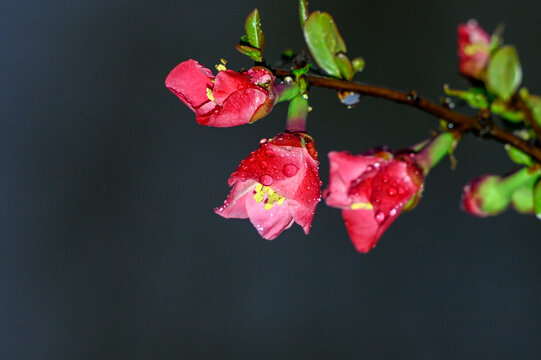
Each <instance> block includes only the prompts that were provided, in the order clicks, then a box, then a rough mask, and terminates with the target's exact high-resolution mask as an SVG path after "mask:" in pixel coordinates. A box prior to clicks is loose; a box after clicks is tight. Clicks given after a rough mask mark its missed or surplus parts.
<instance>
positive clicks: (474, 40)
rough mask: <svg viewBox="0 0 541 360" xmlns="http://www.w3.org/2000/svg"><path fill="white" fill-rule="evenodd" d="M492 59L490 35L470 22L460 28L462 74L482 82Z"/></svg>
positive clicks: (459, 44) (459, 46)
mask: <svg viewBox="0 0 541 360" xmlns="http://www.w3.org/2000/svg"><path fill="white" fill-rule="evenodd" d="M489 59H490V35H489V34H487V33H486V32H485V30H483V28H481V27H480V26H479V24H477V21H475V20H470V21H468V22H467V23H466V24H460V25H459V26H458V67H459V70H460V73H461V74H462V75H464V76H468V77H471V78H474V79H478V80H482V77H483V76H482V75H483V71H484V70H485V68H486V66H487V64H488V61H489Z"/></svg>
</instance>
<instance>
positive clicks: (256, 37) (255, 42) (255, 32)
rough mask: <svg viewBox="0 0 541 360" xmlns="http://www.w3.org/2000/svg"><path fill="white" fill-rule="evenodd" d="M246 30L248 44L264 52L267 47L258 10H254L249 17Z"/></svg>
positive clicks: (245, 25) (245, 26)
mask: <svg viewBox="0 0 541 360" xmlns="http://www.w3.org/2000/svg"><path fill="white" fill-rule="evenodd" d="M244 28H245V29H246V37H247V38H248V43H250V45H252V46H253V47H255V48H257V49H259V50H263V48H264V47H265V34H263V30H261V19H260V18H259V11H258V10H257V9H254V11H252V12H251V13H250V15H248V17H247V18H246V22H245V24H244Z"/></svg>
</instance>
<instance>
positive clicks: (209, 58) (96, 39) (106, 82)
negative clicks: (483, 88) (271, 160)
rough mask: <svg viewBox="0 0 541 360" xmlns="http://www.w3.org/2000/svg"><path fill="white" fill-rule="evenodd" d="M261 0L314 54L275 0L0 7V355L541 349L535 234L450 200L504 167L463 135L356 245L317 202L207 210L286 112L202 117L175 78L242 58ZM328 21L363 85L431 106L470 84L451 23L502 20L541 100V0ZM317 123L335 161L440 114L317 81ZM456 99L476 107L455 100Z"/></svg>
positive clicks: (280, 27) (274, 22) (277, 32)
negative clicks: (421, 186)
mask: <svg viewBox="0 0 541 360" xmlns="http://www.w3.org/2000/svg"><path fill="white" fill-rule="evenodd" d="M256 6H257V7H258V8H259V9H260V11H261V15H262V20H263V28H264V30H265V32H266V35H267V43H268V45H267V49H266V54H267V58H268V60H269V61H270V62H272V61H274V60H277V58H278V54H279V52H280V51H281V50H283V49H285V48H288V47H290V48H293V49H296V50H299V49H302V47H303V42H302V37H301V33H300V31H299V25H298V18H297V7H296V6H297V5H296V2H295V1H293V0H287V1H286V0H276V1H272V2H271V1H264V0H260V1H247V0H235V1H222V2H205V1H201V0H175V1H143V0H131V1H105V0H97V1H88V2H86V1H67V0H54V1H53V0H43V1H24V0H20V1H4V2H3V3H1V4H0V28H1V31H0V39H1V47H2V56H1V60H0V61H1V62H2V64H3V65H2V72H1V73H2V78H1V79H2V90H1V96H0V109H1V111H2V116H1V120H0V137H1V140H0V200H1V202H0V358H1V359H226V358H227V359H277V358H291V359H301V358H310V359H331V358H332V359H339V358H340V359H341V358H344V359H346V358H367V359H370V358H381V359H384V358H402V359H403V358H411V359H457V358H462V359H464V358H471V359H480V358H481V359H482V358H487V359H488V358H490V359H494V358H501V359H509V358H513V359H518V358H532V359H533V358H539V357H540V356H541V345H540V343H539V340H540V331H541V324H540V321H541V307H540V305H541V300H540V299H539V297H540V295H541V265H540V262H539V260H538V259H539V256H540V255H541V238H540V233H541V232H540V231H541V227H540V225H541V224H539V221H538V220H536V218H535V217H534V216H522V215H518V214H516V213H515V212H513V211H509V212H507V213H506V214H505V215H503V216H499V217H496V218H490V219H478V218H473V217H469V216H467V215H466V214H464V213H462V212H461V211H460V209H459V206H458V204H459V199H460V192H461V188H462V186H463V185H464V184H465V183H466V182H467V181H468V180H469V179H470V178H472V177H473V176H476V175H478V174H481V173H489V172H492V173H502V172H506V171H508V170H510V169H511V168H512V164H511V163H510V162H509V160H507V159H506V156H505V155H504V152H503V148H502V146H501V145H499V144H496V143H494V142H490V141H484V140H478V139H476V138H473V137H472V136H468V137H466V138H465V139H464V140H463V141H462V142H461V144H460V146H459V148H458V150H457V153H456V155H457V159H458V167H457V169H456V170H455V171H452V170H451V169H450V166H449V161H448V160H445V161H444V162H442V164H440V165H439V166H438V167H437V168H436V169H435V170H434V171H433V172H432V173H431V175H430V177H429V178H428V179H427V182H426V189H425V194H424V197H423V199H422V201H421V202H420V204H419V206H418V208H417V209H416V210H415V211H413V212H410V213H407V214H403V215H402V216H401V217H400V218H399V219H398V220H397V221H396V222H395V223H394V224H393V225H392V226H391V228H390V229H389V230H388V231H387V233H385V235H384V236H383V238H382V239H381V241H380V242H379V244H378V246H377V248H376V249H374V250H373V251H372V252H371V253H370V254H368V255H360V254H358V253H357V252H356V251H355V250H354V248H353V246H352V245H351V244H350V241H349V239H348V237H347V233H346V230H345V228H344V225H343V223H342V219H341V216H340V213H339V211H337V210H336V209H331V208H327V207H325V206H324V205H323V204H321V205H320V206H319V207H318V210H317V213H316V215H315V218H314V222H313V227H312V231H311V234H310V236H308V237H306V236H304V235H303V234H302V231H301V230H300V228H299V227H298V226H295V227H294V228H292V229H290V230H288V231H287V232H285V233H283V234H282V235H281V236H280V237H279V238H278V239H276V240H275V241H272V242H267V241H265V240H262V239H261V238H259V237H258V235H257V233H256V231H255V229H254V228H253V227H252V226H251V225H250V224H249V222H248V221H246V220H224V219H222V218H221V217H219V216H217V215H215V214H214V213H213V211H212V210H213V208H214V207H215V206H217V205H220V204H221V203H222V201H223V200H224V199H225V196H226V195H227V193H228V191H229V189H228V187H227V183H226V180H227V178H228V176H229V174H230V173H231V172H232V171H234V170H235V168H236V166H237V165H238V163H239V162H240V160H241V159H243V158H244V157H246V156H247V155H248V154H249V152H250V151H251V150H253V149H255V148H256V147H257V144H258V141H259V139H260V138H262V137H270V136H273V135H275V134H276V133H278V132H280V131H281V130H282V129H283V124H284V119H285V113H286V106H285V105H283V104H281V105H280V106H278V107H277V108H276V110H275V111H274V112H273V113H272V114H271V115H270V116H268V117H266V118H264V119H263V120H261V121H259V122H257V123H256V124H254V125H252V126H243V127H237V128H228V129H215V128H206V127H203V126H200V125H197V124H196V122H195V117H194V115H193V114H192V112H191V111H189V110H188V109H187V108H186V107H185V106H184V105H183V104H182V103H181V102H180V101H178V99H177V98H176V97H175V96H174V95H173V94H171V93H170V92H169V91H168V90H167V89H166V88H165V87H164V86H163V82H164V79H165V76H166V75H167V73H168V72H169V71H170V70H171V69H172V68H173V67H174V66H175V65H176V64H178V63H179V62H181V61H184V60H187V59H189V58H195V59H197V60H199V61H200V62H201V63H203V64H205V65H207V66H208V67H212V66H213V65H214V64H215V63H217V62H218V61H219V58H222V57H223V58H226V59H228V60H229V66H230V67H231V68H233V69H235V68H236V69H238V68H241V67H247V66H250V62H249V61H248V60H247V59H244V58H243V57H242V56H241V55H240V54H237V53H236V51H235V49H234V47H233V46H234V45H235V43H236V42H237V40H238V38H239V36H240V35H242V33H243V22H244V18H245V16H246V15H247V14H248V13H249V12H250V11H251V10H252V9H253V8H254V7H256ZM311 9H313V10H315V9H321V10H327V11H329V12H331V13H332V14H333V15H334V17H335V19H336V21H337V23H338V26H339V29H340V30H341V32H342V34H343V36H344V38H345V40H346V42H347V44H348V47H349V53H350V55H351V56H356V55H362V56H363V57H364V58H365V59H366V61H367V67H366V70H365V72H363V73H362V74H360V75H359V76H358V77H357V80H360V81H367V82H371V83H375V84H379V85H386V86H390V87H395V88H399V89H404V90H409V89H412V88H415V89H416V90H417V91H419V92H420V93H421V94H424V95H425V96H427V97H429V98H431V99H435V100H437V99H438V97H439V96H440V94H441V93H442V85H443V84H444V83H449V84H450V85H451V86H454V87H458V88H461V87H466V83H465V82H464V81H463V80H461V79H460V77H459V76H458V75H457V70H456V67H457V61H456V26H457V24H458V23H459V22H463V21H465V20H467V19H468V18H470V17H475V18H477V19H478V20H479V21H480V22H481V24H482V25H483V26H484V27H486V28H487V29H489V30H492V29H494V28H495V27H496V26H497V24H498V23H499V22H500V21H504V22H505V23H506V25H507V29H506V33H505V38H506V40H507V42H509V43H513V44H515V45H516V46H517V48H518V51H519V54H520V56H521V60H522V64H523V68H524V74H525V81H524V82H525V85H526V86H528V87H529V88H530V89H531V90H532V91H533V92H538V93H539V92H541V67H540V66H539V64H540V63H541V52H540V50H539V49H540V48H541V47H540V41H539V34H540V33H541V25H540V23H539V14H540V11H541V3H539V2H532V1H514V2H510V1H505V2H504V1H497V2H495V1H466V0H464V1H445V2H443V1H438V2H436V1H429V0H426V1H398V0H396V1H366V0H362V1H356V2H355V3H354V4H352V3H351V2H346V1H343V0H340V1H333V2H324V1H322V0H314V1H312V2H311ZM312 99H313V103H312V105H313V107H314V111H313V113H312V114H311V116H310V118H309V124H308V125H309V132H310V133H311V135H313V136H314V138H315V139H316V144H317V147H318V150H319V153H320V157H321V159H322V164H321V176H322V179H323V181H324V182H326V181H327V178H328V162H327V159H326V153H327V152H328V151H330V150H345V149H348V150H351V151H353V152H362V151H364V150H366V149H368V148H370V147H372V146H375V145H382V144H388V145H390V146H392V147H395V148H400V147H405V146H408V145H409V144H411V143H414V142H417V141H419V140H421V139H423V138H426V137H427V136H428V135H429V131H430V130H431V129H435V128H436V127H437V120H436V119H433V118H431V117H430V116H428V115H425V114H423V113H421V112H419V111H417V110H414V109H410V108H407V107H405V106H400V105H396V104H393V103H389V102H385V101H382V100H375V99H370V98H365V99H362V101H361V103H360V105H359V106H358V107H357V108H356V109H355V110H352V111H348V110H346V109H345V108H343V107H341V106H340V105H339V104H338V103H337V101H336V99H335V96H334V94H333V92H332V91H330V90H324V89H314V91H313V93H312ZM464 111H468V110H467V109H464Z"/></svg>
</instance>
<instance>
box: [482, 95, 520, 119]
mask: <svg viewBox="0 0 541 360" xmlns="http://www.w3.org/2000/svg"><path fill="white" fill-rule="evenodd" d="M490 111H491V112H492V113H493V114H496V115H500V116H501V117H502V118H503V119H505V120H507V121H510V122H512V123H520V122H522V121H523V120H524V117H525V116H524V113H523V112H522V111H516V110H510V109H509V108H508V107H507V104H506V103H505V102H504V101H502V100H501V99H495V100H494V101H493V102H492V103H491V104H490Z"/></svg>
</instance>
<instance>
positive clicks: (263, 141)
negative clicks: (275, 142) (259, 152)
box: [259, 139, 269, 145]
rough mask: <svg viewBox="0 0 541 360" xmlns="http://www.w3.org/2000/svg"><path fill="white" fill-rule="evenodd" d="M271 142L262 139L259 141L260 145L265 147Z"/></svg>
mask: <svg viewBox="0 0 541 360" xmlns="http://www.w3.org/2000/svg"><path fill="white" fill-rule="evenodd" d="M268 141H269V139H261V140H259V144H261V145H263V144H266V143H267V142H268Z"/></svg>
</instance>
